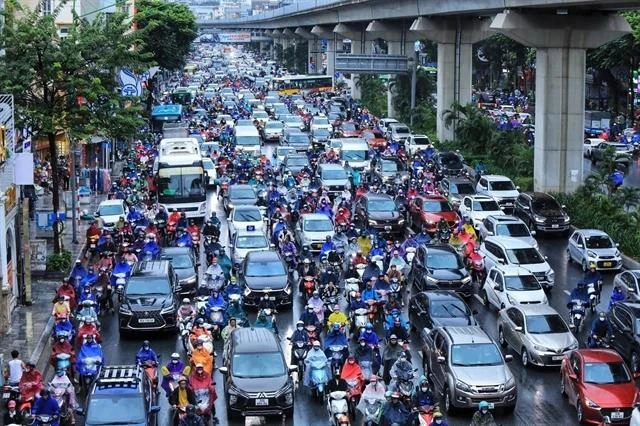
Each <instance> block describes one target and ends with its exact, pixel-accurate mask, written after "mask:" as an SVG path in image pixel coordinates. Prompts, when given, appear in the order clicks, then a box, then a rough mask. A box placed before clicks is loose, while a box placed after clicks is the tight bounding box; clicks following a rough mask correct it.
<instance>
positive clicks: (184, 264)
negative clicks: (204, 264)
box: [171, 254, 193, 269]
mask: <svg viewBox="0 0 640 426" xmlns="http://www.w3.org/2000/svg"><path fill="white" fill-rule="evenodd" d="M171 266H173V269H188V268H193V262H192V261H191V256H189V255H187V254H177V255H173V256H171Z"/></svg>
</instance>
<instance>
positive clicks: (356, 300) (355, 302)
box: [349, 291, 367, 314]
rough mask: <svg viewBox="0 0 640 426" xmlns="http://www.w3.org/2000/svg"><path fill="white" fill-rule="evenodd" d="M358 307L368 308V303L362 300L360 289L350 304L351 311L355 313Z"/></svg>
mask: <svg viewBox="0 0 640 426" xmlns="http://www.w3.org/2000/svg"><path fill="white" fill-rule="evenodd" d="M357 309H367V304H366V303H365V302H364V300H362V295H361V294H360V292H359V291H356V293H355V294H354V295H353V299H352V300H351V303H350V304H349V313H350V314H353V313H354V312H355V311H356V310H357Z"/></svg>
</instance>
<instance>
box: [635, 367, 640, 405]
mask: <svg viewBox="0 0 640 426" xmlns="http://www.w3.org/2000/svg"><path fill="white" fill-rule="evenodd" d="M633 378H634V379H640V371H636V372H635V373H633ZM639 405H640V404H639Z"/></svg>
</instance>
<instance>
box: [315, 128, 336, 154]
mask: <svg viewBox="0 0 640 426" xmlns="http://www.w3.org/2000/svg"><path fill="white" fill-rule="evenodd" d="M329 138H331V132H330V131H329V130H327V129H313V130H311V144H312V145H313V149H321V148H324V145H325V144H326V143H327V141H328V140H329Z"/></svg>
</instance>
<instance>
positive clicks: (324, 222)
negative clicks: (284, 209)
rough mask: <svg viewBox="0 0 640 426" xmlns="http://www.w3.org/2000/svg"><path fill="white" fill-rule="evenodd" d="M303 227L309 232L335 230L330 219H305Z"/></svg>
mask: <svg viewBox="0 0 640 426" xmlns="http://www.w3.org/2000/svg"><path fill="white" fill-rule="evenodd" d="M302 229H304V230H305V231H307V232H328V231H332V230H333V223H331V221H330V220H329V219H305V220H304V222H303V223H302Z"/></svg>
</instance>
